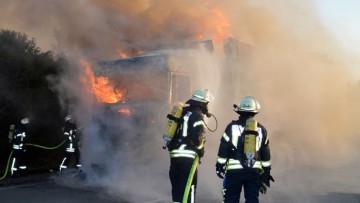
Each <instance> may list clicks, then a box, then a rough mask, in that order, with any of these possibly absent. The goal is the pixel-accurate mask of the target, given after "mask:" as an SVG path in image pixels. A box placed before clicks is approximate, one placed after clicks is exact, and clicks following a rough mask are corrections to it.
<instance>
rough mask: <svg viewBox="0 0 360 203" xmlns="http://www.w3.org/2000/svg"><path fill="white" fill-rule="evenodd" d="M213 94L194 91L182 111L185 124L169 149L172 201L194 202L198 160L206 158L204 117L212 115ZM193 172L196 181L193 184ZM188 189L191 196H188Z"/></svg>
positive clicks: (183, 123)
mask: <svg viewBox="0 0 360 203" xmlns="http://www.w3.org/2000/svg"><path fill="white" fill-rule="evenodd" d="M209 98H210V92H209V91H208V90H195V91H194V93H193V96H192V98H191V99H189V100H188V101H187V102H186V104H188V106H186V107H184V108H183V112H182V124H181V125H180V128H179V131H178V133H177V134H176V135H175V136H174V138H173V139H172V140H171V141H170V143H169V145H168V150H169V152H170V171H169V176H170V182H171V186H172V191H171V192H172V200H173V202H183V200H184V199H188V202H195V194H196V186H197V168H196V167H197V164H198V160H199V159H198V158H201V157H203V156H204V152H205V151H204V143H205V123H204V114H205V115H209V112H208V103H209ZM192 169H193V170H192ZM191 171H194V172H193V179H192V182H191V185H189V180H190V181H191V173H190V172H191ZM186 187H189V188H190V189H189V190H188V196H186V195H185V194H186V193H185V190H186Z"/></svg>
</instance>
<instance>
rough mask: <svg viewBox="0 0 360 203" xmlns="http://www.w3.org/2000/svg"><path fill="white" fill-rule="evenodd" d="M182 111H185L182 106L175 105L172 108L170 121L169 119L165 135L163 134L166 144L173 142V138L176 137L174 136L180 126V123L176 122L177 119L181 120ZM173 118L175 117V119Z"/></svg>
mask: <svg viewBox="0 0 360 203" xmlns="http://www.w3.org/2000/svg"><path fill="white" fill-rule="evenodd" d="M182 111H183V108H182V106H181V105H175V106H174V107H173V108H172V111H171V114H170V116H169V115H168V118H169V119H168V121H167V123H166V126H165V131H164V134H163V139H164V140H165V141H166V142H170V141H171V140H172V138H173V137H174V135H175V133H176V130H177V128H178V126H179V123H178V122H176V119H180V117H181V114H182ZM171 116H172V117H175V119H173V118H172V117H171Z"/></svg>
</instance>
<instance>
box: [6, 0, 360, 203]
mask: <svg viewBox="0 0 360 203" xmlns="http://www.w3.org/2000/svg"><path fill="white" fill-rule="evenodd" d="M0 7H1V8H2V12H0V19H1V20H0V25H1V26H2V27H4V28H10V29H15V30H18V31H24V32H27V33H30V35H33V36H34V37H35V38H36V40H37V41H38V42H39V44H40V46H42V47H45V48H52V49H54V50H58V51H62V52H63V53H64V54H66V55H67V56H68V57H69V58H70V59H71V62H70V67H71V68H70V69H69V71H68V72H67V73H66V74H65V75H63V77H62V78H61V82H60V83H59V84H58V87H59V88H58V89H59V91H60V93H61V95H62V98H61V99H62V101H63V102H64V103H66V101H68V100H70V101H75V102H72V106H70V108H69V111H70V112H73V113H74V114H75V115H76V117H77V120H78V122H79V123H80V126H81V127H82V128H83V130H82V133H83V135H84V136H83V138H82V141H83V162H84V164H85V167H84V168H85V170H87V171H86V172H87V173H88V174H90V175H88V177H87V178H88V182H87V184H89V185H100V186H103V187H106V188H107V189H108V191H109V194H112V195H114V196H121V197H122V198H124V197H126V199H127V200H128V201H131V202H145V200H147V201H148V200H156V199H159V201H162V200H164V201H167V200H169V199H170V195H171V193H170V182H169V180H168V167H169V160H168V159H169V158H168V156H167V153H166V151H162V150H161V144H162V140H161V134H162V129H160V128H159V129H156V130H154V131H150V130H148V129H140V128H138V127H137V124H136V120H122V121H121V123H114V122H115V121H114V119H112V118H113V117H112V116H113V115H108V114H107V111H105V110H104V109H102V108H101V107H99V106H97V104H96V103H95V102H94V100H93V96H92V95H91V92H89V91H84V90H86V86H85V85H84V84H83V83H82V82H81V81H80V80H79V77H81V76H84V75H85V73H84V70H83V68H82V67H81V65H80V64H79V59H80V58H83V57H84V58H86V59H87V60H89V61H90V62H92V63H93V64H95V62H97V61H99V60H103V59H112V58H113V59H116V58H118V57H119V56H118V54H119V53H120V52H121V53H126V54H128V55H134V54H136V53H138V52H139V51H145V53H146V52H147V51H151V50H156V49H168V48H172V47H177V46H181V45H182V44H183V43H187V42H192V41H195V40H198V39H213V40H214V43H215V48H216V49H215V51H214V52H213V53H209V52H207V51H204V50H199V51H198V52H196V53H192V55H193V58H194V59H195V61H194V62H195V64H194V71H195V73H194V78H196V80H195V81H194V87H195V88H208V89H210V91H211V92H212V93H213V94H214V96H215V101H213V102H212V103H211V104H210V111H211V112H212V113H213V114H214V115H215V116H216V117H217V120H218V122H219V123H218V129H217V131H216V132H215V133H211V132H209V133H208V134H207V142H206V155H205V158H204V159H203V160H202V164H200V166H199V182H200V183H199V188H198V189H199V194H206V196H207V197H209V198H213V200H214V199H215V200H218V199H219V198H220V194H221V193H220V191H221V181H220V180H218V179H217V178H216V176H215V173H214V165H215V159H216V156H217V155H216V153H217V150H218V145H219V140H220V137H221V135H222V131H223V130H224V129H225V127H226V125H227V124H228V123H229V122H230V121H231V120H234V119H236V117H237V115H236V114H235V113H234V112H233V111H232V104H234V103H235V104H237V103H238V102H239V101H240V99H241V98H242V97H243V96H245V95H252V96H255V97H256V98H257V99H258V100H259V101H260V103H261V105H262V110H261V112H260V114H259V115H258V116H257V118H258V119H259V121H260V122H261V123H262V124H263V125H265V127H266V128H267V130H268V134H269V137H270V143H271V150H272V163H273V170H272V171H273V172H272V173H273V175H274V177H275V179H276V182H275V183H274V184H273V185H272V187H271V189H270V191H269V192H270V194H269V195H268V196H267V198H269V199H267V200H268V201H271V200H273V201H274V199H275V200H276V198H280V199H281V198H283V201H285V200H286V201H288V202H304V201H301V200H304V198H305V202H316V197H312V196H314V195H315V194H317V192H319V191H321V192H322V193H324V192H325V193H326V192H344V193H358V192H359V191H356V190H354V189H352V187H351V186H355V188H356V187H357V188H359V187H358V186H359V185H358V183H354V182H353V181H351V179H352V177H350V176H348V175H346V174H345V175H344V174H343V173H342V172H341V171H344V170H340V169H339V168H341V167H344V166H348V165H353V161H356V159H355V157H357V155H359V151H358V150H357V149H356V144H355V143H358V142H359V141H360V139H359V136H358V134H357V132H356V118H358V116H359V115H360V111H359V108H358V107H357V105H356V104H357V103H358V101H359V99H360V95H359V93H358V92H359V89H360V86H359V83H356V82H355V81H356V80H358V76H357V75H354V74H353V72H352V70H350V67H351V66H355V65H358V64H359V63H358V61H354V60H353V59H354V57H355V54H354V53H350V52H348V51H347V50H345V49H343V48H342V47H341V45H340V44H339V43H338V42H337V41H336V39H335V37H334V36H333V35H332V34H331V33H330V32H329V31H328V30H327V29H326V27H325V26H324V25H323V23H322V22H321V20H320V19H319V16H318V15H317V13H316V10H315V7H314V5H313V4H312V3H311V1H296V0H294V1H280V0H279V1H272V2H263V1H227V2H224V3H221V4H219V3H216V2H215V1H200V0H198V1H189V0H186V1H184V0H181V1H180V0H176V1H171V2H169V1H162V0H153V1H148V0H134V1H115V0H112V1H97V0H88V1H84V0H77V1H68V0H64V1H49V0H38V1H36V3H34V2H31V3H30V2H23V1H17V0H12V1H9V0H1V1H0ZM219 10H220V11H222V13H221V14H219V12H217V11H219ZM14 14H16V15H14ZM5 19H12V20H11V21H10V20H5ZM44 19H45V20H44ZM226 37H234V38H236V39H238V40H239V41H240V42H241V46H242V49H241V50H237V51H240V53H243V54H242V55H241V56H242V57H241V56H240V58H235V59H234V58H231V57H230V56H229V52H228V51H229V50H228V49H226V48H225V47H224V49H223V43H222V42H223V41H221V40H219V39H226ZM226 43H230V44H232V43H238V42H236V41H234V40H233V41H231V40H227V41H226V42H225V44H226ZM224 52H225V53H226V52H227V53H228V55H224ZM234 52H235V50H234V49H233V50H232V51H230V55H231V54H234ZM245 56H246V57H245ZM224 59H226V60H224ZM189 96H190V95H189ZM207 123H208V125H209V127H210V128H214V127H215V124H216V123H215V122H214V120H213V119H212V118H209V119H207ZM104 126H105V127H104ZM118 136H121V141H119V140H117V138H116V137H118ZM355 164H357V163H355ZM357 166H358V165H357ZM345 168H346V170H345V171H346V173H348V174H353V173H355V171H352V170H351V169H349V168H350V167H345ZM351 168H353V169H354V170H356V168H357V167H356V166H352V167H351ZM324 171H325V172H324ZM339 176H341V177H343V180H338V179H337V178H333V177H339ZM339 181H340V182H341V181H343V182H344V184H345V183H346V184H345V186H342V188H340V189H336V188H335V189H334V188H323V187H324V185H328V184H336V183H338V182H339ZM295 183H296V184H295ZM351 184H353V185H351ZM319 187H321V188H322V189H320V190H315V188H319ZM271 193H273V195H271ZM210 194H212V195H210ZM275 196H277V197H275ZM314 198H315V199H314ZM284 199H285V200H284ZM278 202H279V201H278Z"/></svg>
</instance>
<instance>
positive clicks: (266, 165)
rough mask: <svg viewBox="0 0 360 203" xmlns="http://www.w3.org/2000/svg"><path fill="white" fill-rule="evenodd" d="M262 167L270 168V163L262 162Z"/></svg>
mask: <svg viewBox="0 0 360 203" xmlns="http://www.w3.org/2000/svg"><path fill="white" fill-rule="evenodd" d="M261 164H262V166H263V167H270V166H271V161H263V162H261Z"/></svg>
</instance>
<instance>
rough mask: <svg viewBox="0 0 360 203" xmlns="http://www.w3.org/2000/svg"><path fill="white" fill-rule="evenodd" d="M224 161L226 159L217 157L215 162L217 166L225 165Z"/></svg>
mask: <svg viewBox="0 0 360 203" xmlns="http://www.w3.org/2000/svg"><path fill="white" fill-rule="evenodd" d="M226 160H227V159H224V158H221V157H218V158H217V162H218V163H219V164H225V163H226Z"/></svg>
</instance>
